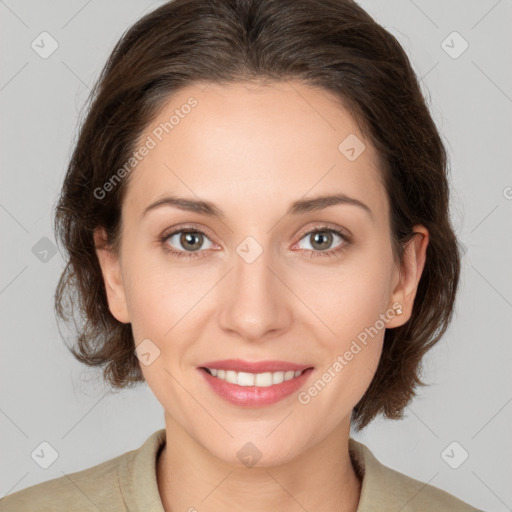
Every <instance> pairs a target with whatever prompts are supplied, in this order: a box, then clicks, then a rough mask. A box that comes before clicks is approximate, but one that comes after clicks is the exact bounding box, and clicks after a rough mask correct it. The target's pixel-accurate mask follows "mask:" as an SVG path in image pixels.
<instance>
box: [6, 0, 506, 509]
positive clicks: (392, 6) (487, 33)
mask: <svg viewBox="0 0 512 512" xmlns="http://www.w3.org/2000/svg"><path fill="white" fill-rule="evenodd" d="M161 3H162V2H150V1H148V0H145V1H144V0H129V1H127V0H115V1H113V0H111V1H109V2H99V1H98V0H95V1H94V0H92V1H91V0H89V1H84V0H73V1H70V0H66V1H64V0H59V1H53V2H51V4H50V2H41V1H36V0H31V1H28V0H25V1H18V2H15V1H14V0H5V1H3V0H0V47H1V48H2V53H1V57H0V58H1V66H0V73H1V74H0V105H1V118H0V119H1V123H0V129H1V149H0V158H1V172H2V178H1V179H2V186H1V188H0V225H1V235H2V243H1V258H2V259H1V267H0V315H1V317H0V318H1V336H2V341H1V357H0V370H1V372H0V432H1V434H2V435H1V436H0V450H1V451H0V461H1V470H0V497H1V496H4V495H5V494H7V493H11V492H14V491H17V490H20V489H23V488H25V487H28V486H30V485H33V484H36V483H38V482H42V481H45V480H49V479H51V478H55V477H59V476H62V475H63V474H64V473H65V474H68V473H70V472H73V471H78V470H80V469H84V468H86V467H90V466H92V465H95V464H98V463H100V462H103V461H104V460H107V459H109V458H112V457H115V456H117V455H119V454H121V453H123V452H125V451H127V450H131V449H134V448H137V447H138V446H139V445H140V444H141V443H142V442H143V441H144V440H145V439H146V438H147V437H148V436H149V435H150V434H151V433H152V432H153V431H155V430H156V429H158V428H163V427H164V422H163V410H162V408H161V406H160V404H159V403H158V402H157V400H156V399H155V398H154V397H153V395H152V393H151V391H150V390H149V388H147V386H146V385H142V386H141V387H139V388H136V389H133V390H124V391H122V392H120V393H109V391H108V388H107V387H106V386H105V385H104V384H103V383H102V381H101V374H100V373H99V372H98V371H95V370H89V369H87V368H85V367H82V366H81V365H80V364H79V363H78V362H76V361H75V360H74V359H73V358H72V356H71V354H70V353H68V351H67V349H66V348H65V346H64V343H63V341H62V340H61V338H60V335H59V331H58V329H57V325H56V321H55V318H54V313H53V309H52V304H53V303H52V298H53V293H54V289H55V285H56V283H57V280H58V277H59V275H60V272H61V271H62V269H63V263H64V262H63V259H62V257H61V255H60V254H59V253H58V252H57V253H56V254H53V253H52V251H51V249H52V248H53V247H54V242H55V241H54V238H53V229H52V208H53V205H54V203H55V200H56V198H57V193H58V191H59V187H60V185H61V182H62V179H63V176H64V172H65V167H66V163H67V160H68V158H69V156H70V153H71V149H72V143H73V140H74V137H75V134H76V128H77V124H78V122H79V115H80V112H81V108H82V106H83V104H84V101H85V99H86V96H87V93H88V92H89V89H90V87H91V86H92V84H93V82H94V80H95V79H96V78H97V76H98V74H99V72H100V69H101V67H102V65H103V63H104V61H105V59H106V58H107V56H108V54H109V52H110V51H111V49H112V47H113V45H114V44H115V42H116V41H117V40H118V38H119V37H120V36H121V34H122V33H123V32H124V31H125V30H126V29H127V28H128V27H129V26H130V25H131V24H132V23H133V22H135V21H136V20H137V19H138V18H139V17H140V16H141V15H142V14H144V13H145V12H147V11H149V10H151V9H153V8H154V7H156V6H158V5H160V4H161ZM360 3H361V5H362V6H363V7H364V8H366V9H367V10H368V11H369V13H370V14H371V15H373V16H374V17H375V18H376V20H377V21H378V22H380V23H381V24H382V25H384V26H385V27H386V28H387V29H388V30H389V31H391V32H392V33H393V34H394V35H395V36H396V37H397V38H398V40H399V41H400V42H401V43H402V44H403V46H404V47H405V49H406V51H407V53H408V54H409V56H410V58H411V61H412V63H413V66H414V68H415V69H416V71H417V73H418V75H419V76H420V77H421V78H422V86H423V89H424V92H425V94H426V95H427V97H428V101H429V105H430V106H431V110H432V114H433V116H434V119H435V121H436V123H437V124H438V127H439V129H440V131H441V133H442V135H443V138H444V139H445V141H446V144H447V148H448V151H449V154H450V158H451V173H452V174H451V179H452V184H453V187H454V188H453V194H452V212H453V222H454V224H455V227H456V230H457V233H458V235H459V236H460V239H461V241H462V242H463V244H464V245H465V247H466V254H465V256H464V258H463V274H462V283H461V290H460V294H459V296H458V301H457V310H456V317H455V319H454V321H453V323H452V325H451V327H450V330H449V332H448V333H447V334H446V335H445V337H444V338H443V340H442V341H441V342H440V343H439V344H438V345H437V346H436V347H435V348H434V349H433V350H432V351H431V352H430V353H429V354H428V355H427V357H426V359H425V364H424V380H425V381H426V382H428V383H430V386H429V387H427V388H422V389H420V390H419V395H418V397H417V398H416V399H415V400H414V401H413V403H412V404H411V406H410V407H408V408H407V409H406V417H405V419H404V420H403V421H389V420H378V421H375V422H374V423H373V424H372V425H370V426H369V427H368V428H367V429H366V430H365V431H364V432H363V433H360V434H354V437H355V438H356V439H358V440H360V441H362V442H364V443H365V444H366V445H367V446H369V447H370V449H371V450H372V451H373V452H374V454H375V455H376V456H377V457H378V458H379V459H380V460H381V461H382V462H383V463H384V464H386V465H388V466H391V467H392V468H394V469H396V470H398V471H401V472H403V473H406V474H408V475H410V476H412V477H414V478H417V479H420V480H422V481H424V482H428V483H430V484H432V485H435V486H437V487H440V488H441V489H445V490H447V491H448V492H451V493H452V494H455V495H456V496H458V497H459V498H461V499H463V500H465V501H468V502H469V503H471V504H473V505H474V506H476V507H478V508H482V509H485V510H489V511H490V510H492V511H496V512H500V511H505V510H512V490H511V486H510V483H511V481H512V468H511V465H512V462H511V461H512V435H511V424H512V422H511V419H512V403H511V402H512V385H511V384H512V372H511V359H512V357H511V356H512V344H511V330H512V329H511V322H510V319H511V308H512V286H511V283H512V279H511V274H512V270H511V265H510V262H511V261H512V258H511V253H512V237H511V236H510V235H511V229H510V219H511V210H512V188H511V187H512V175H511V173H510V164H511V154H510V145H511V142H512V140H511V132H512V116H511V113H512V71H511V67H510V56H511V53H512V52H511V46H510V45H511V40H512V31H511V29H510V27H512V4H511V2H510V0H500V1H496V0H479V1H476V0H473V1H463V0H459V1H441V0H436V1H428V2H427V1H426V0H415V1H412V0H393V1H390V0H387V1H386V2H383V1H381V0H364V1H361V2H360ZM43 31H47V32H49V33H50V34H51V36H52V37H53V38H54V39H55V40H56V41H57V42H58V45H59V46H58V48H57V50H56V51H55V52H54V53H53V54H52V55H51V56H49V57H48V58H46V59H43V58H42V57H40V55H39V54H38V53H36V51H34V50H33V49H32V47H31V43H32V41H34V40H36V41H37V39H36V38H37V37H38V36H39V34H40V33H41V32H43ZM453 31H457V32H458V33H459V34H460V35H461V36H462V38H464V40H466V41H467V43H468V44H469V47H468V49H467V50H466V51H465V52H464V53H462V54H461V55H458V56H457V55H456V54H458V53H459V52H460V50H461V49H462V48H463V46H462V45H463V44H464V43H463V40H462V39H460V38H458V36H450V37H448V36H449V35H450V34H451V33H452V32H453ZM447 37H448V39H446V38H447ZM445 40H446V42H445V43H442V42H443V41H445ZM48 47H49V46H48V45H46V48H48ZM450 47H451V48H450ZM449 53H451V55H449ZM454 56H457V58H454ZM45 237H46V238H48V240H45ZM45 250H49V252H47V253H45V252H44V251H45ZM64 334H66V333H65V332H64ZM42 441H47V442H48V443H50V444H51V445H52V446H53V447H54V448H55V449H56V451H57V452H58V458H57V460H56V461H55V462H54V463H53V464H52V465H51V466H50V467H49V468H48V469H42V468H41V467H40V466H39V465H38V464H36V463H35V462H34V460H33V459H32V458H31V453H32V452H33V451H34V449H36V448H37V447H38V446H39V445H40V443H41V442H42ZM453 441H456V442H457V443H458V444H457V445H455V447H454V446H453V445H452V447H450V448H449V449H448V451H447V452H446V451H445V449H446V448H447V447H448V446H449V445H450V443H452V442H453ZM451 448H453V451H451ZM462 450H465V451H467V452H468V454H469V458H468V459H467V460H466V461H465V462H464V463H462V464H461V465H460V466H459V467H458V468H457V469H453V468H452V467H450V466H449V465H448V463H447V462H446V461H447V460H449V461H450V463H451V464H452V465H457V464H458V463H460V461H461V460H462V456H463V454H464V452H463V451H462ZM443 453H444V456H443V455H442V454H443ZM447 454H448V456H447Z"/></svg>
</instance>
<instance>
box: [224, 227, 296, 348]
mask: <svg viewBox="0 0 512 512" xmlns="http://www.w3.org/2000/svg"><path fill="white" fill-rule="evenodd" d="M258 238H260V239H262V238H263V235H260V236H259V237H258ZM269 239H270V237H269V236H266V237H265V240H266V241H268V240H269ZM264 244H265V245H264ZM269 244H270V242H268V243H267V242H265V241H264V242H263V243H260V242H259V241H258V240H256V237H255V236H247V237H246V238H245V239H244V240H242V242H241V243H240V244H239V245H238V246H237V247H236V249H235V253H234V255H233V265H234V268H233V271H232V272H230V276H231V277H230V278H229V279H228V283H229V284H227V287H228V290H226V299H225V300H224V301H223V308H222V309H223V310H222V312H221V315H220V319H221V326H222V327H223V328H225V329H228V330H232V331H236V332H238V333H239V334H240V336H242V337H244V338H245V339H248V340H252V341H256V340H260V339H263V338H264V336H265V333H266V332H268V331H275V330H278V329H281V328H283V327H284V326H285V325H286V322H287V321H288V320H289V313H288V312H287V301H286V298H285V297H284V296H283V289H282V288H283V284H282V283H281V282H280V280H279V279H277V277H276V276H275V275H274V273H275V270H274V269H273V266H274V265H273V260H274V258H272V250H271V248H270V246H269Z"/></svg>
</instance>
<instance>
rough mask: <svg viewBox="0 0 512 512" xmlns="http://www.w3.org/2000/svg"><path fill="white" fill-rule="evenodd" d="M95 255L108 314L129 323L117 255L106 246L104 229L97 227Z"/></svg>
mask: <svg viewBox="0 0 512 512" xmlns="http://www.w3.org/2000/svg"><path fill="white" fill-rule="evenodd" d="M94 245H95V247H96V255H97V257H98V261H99V264H100V267H101V272H102V274H103V281H104V283H105V290H106V292H107V300H108V307H109V309H110V312H111V313H112V315H113V316H114V318H116V319H117V320H119V321H120V322H122V323H129V322H130V316H129V314H128V308H127V301H126V293H125V287H124V282H123V279H122V275H121V265H120V261H119V255H118V254H117V253H115V252H114V251H113V250H112V249H111V248H110V247H109V246H108V245H107V235H106V231H105V228H103V227H102V226H98V227H97V228H96V229H95V230H94Z"/></svg>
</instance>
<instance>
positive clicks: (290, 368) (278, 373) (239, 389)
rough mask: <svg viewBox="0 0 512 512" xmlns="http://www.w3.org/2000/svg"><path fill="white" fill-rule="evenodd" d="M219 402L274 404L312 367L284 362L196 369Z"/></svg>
mask: <svg viewBox="0 0 512 512" xmlns="http://www.w3.org/2000/svg"><path fill="white" fill-rule="evenodd" d="M199 370H200V371H201V373H202V375H203V376H204V378H205V379H206V381H207V382H208V384H209V385H210V387H211V389H213V391H215V392H216V393H217V394H218V395H220V396H221V397H222V398H224V399H226V400H228V401H229V402H231V403H234V404H236V405H244V406H252V407H258V406H263V405H270V404H272V403H275V402H278V401H280V400H282V399H284V398H286V397H287V396H289V395H291V394H292V393H293V392H294V391H296V390H298V389H299V388H300V387H301V386H302V385H303V384H304V382H305V380H306V379H307V378H308V377H309V375H310V373H311V372H312V371H313V367H311V366H307V365H298V364H295V363H288V362H285V361H260V362H254V363H253V362H249V361H242V360H240V359H229V360H223V361H210V362H207V363H204V365H202V366H201V367H199Z"/></svg>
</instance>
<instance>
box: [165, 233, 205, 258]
mask: <svg viewBox="0 0 512 512" xmlns="http://www.w3.org/2000/svg"><path fill="white" fill-rule="evenodd" d="M178 235H179V236H178ZM205 239H206V240H209V238H208V237H207V236H206V234H205V233H203V232H202V231H199V230H197V229H194V230H192V229H181V230H177V231H173V232H172V233H169V234H167V235H165V236H164V237H162V239H161V243H162V246H163V247H164V250H165V251H166V252H169V253H171V254H174V255H175V256H178V257H185V258H197V257H202V256H205V251H204V250H201V249H202V245H203V243H204V240H205ZM210 243H211V241H210ZM171 244H175V246H176V245H177V246H178V249H179V250H175V249H172V248H171V247H172V245H171ZM180 246H181V247H180ZM181 248H183V249H181ZM203 249H204V248H203ZM207 249H211V247H209V248H208V247H207Z"/></svg>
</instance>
